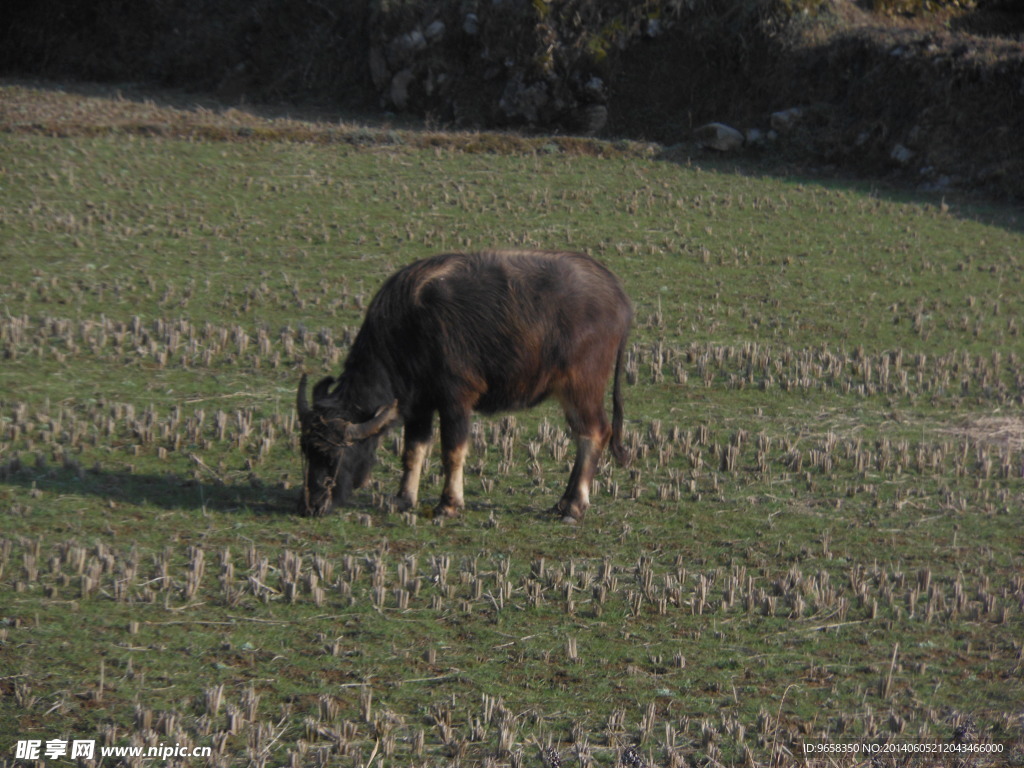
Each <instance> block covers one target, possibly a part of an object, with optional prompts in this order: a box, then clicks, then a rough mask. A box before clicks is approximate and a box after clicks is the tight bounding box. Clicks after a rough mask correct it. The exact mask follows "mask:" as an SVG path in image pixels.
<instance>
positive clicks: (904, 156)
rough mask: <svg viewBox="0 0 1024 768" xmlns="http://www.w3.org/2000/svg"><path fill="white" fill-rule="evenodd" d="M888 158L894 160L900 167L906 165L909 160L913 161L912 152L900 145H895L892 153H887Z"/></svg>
mask: <svg viewBox="0 0 1024 768" xmlns="http://www.w3.org/2000/svg"><path fill="white" fill-rule="evenodd" d="M889 157H891V158H892V159H893V160H895V161H896V162H897V163H899V164H900V165H907V164H908V163H909V162H910V161H911V160H913V159H914V150H912V149H907V148H906V147H905V146H903V145H902V144H897V145H896V146H895V147H893V148H892V152H890V153H889Z"/></svg>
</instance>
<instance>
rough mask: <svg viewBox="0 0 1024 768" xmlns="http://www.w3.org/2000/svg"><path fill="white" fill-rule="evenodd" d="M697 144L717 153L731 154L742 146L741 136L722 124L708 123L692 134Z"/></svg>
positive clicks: (733, 129)
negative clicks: (715, 150)
mask: <svg viewBox="0 0 1024 768" xmlns="http://www.w3.org/2000/svg"><path fill="white" fill-rule="evenodd" d="M693 135H694V137H695V138H696V139H697V143H698V144H700V145H701V146H702V147H706V148H708V149H717V150H718V151H719V152H731V151H732V150H734V149H739V148H740V147H742V146H743V134H742V133H740V132H739V131H737V130H736V129H735V128H730V127H729V126H728V125H725V124H723V123H708V124H707V125H702V126H701V127H700V128H698V129H697V130H696V131H694V132H693Z"/></svg>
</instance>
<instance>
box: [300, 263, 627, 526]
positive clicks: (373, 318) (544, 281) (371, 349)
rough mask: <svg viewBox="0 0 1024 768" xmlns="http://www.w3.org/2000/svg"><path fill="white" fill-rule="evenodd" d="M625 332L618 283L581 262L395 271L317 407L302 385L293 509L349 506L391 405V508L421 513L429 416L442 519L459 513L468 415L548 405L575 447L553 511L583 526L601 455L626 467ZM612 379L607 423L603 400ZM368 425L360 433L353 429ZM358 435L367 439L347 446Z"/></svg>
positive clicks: (322, 387) (319, 393) (323, 385)
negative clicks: (300, 464) (400, 430)
mask: <svg viewBox="0 0 1024 768" xmlns="http://www.w3.org/2000/svg"><path fill="white" fill-rule="evenodd" d="M631 321H632V309H631V307H630V303H629V299H628V298H627V297H626V295H625V293H624V292H623V290H622V287H621V285H620V284H619V282H618V280H617V279H616V278H615V276H614V275H613V274H612V273H611V272H610V271H608V270H607V269H606V268H605V267H603V266H602V265H600V264H599V263H598V262H596V261H594V260H593V259H591V258H590V257H589V256H586V255H584V254H580V253H563V252H546V251H499V252H485V253H474V254H445V255H440V256H434V257H432V258H428V259H424V260H422V261H418V262H415V263H413V264H411V265H409V266H407V267H405V268H404V269H401V270H399V271H398V272H396V273H395V274H394V275H392V276H391V277H390V278H388V280H387V281H386V282H385V283H384V285H383V287H381V289H380V291H379V292H378V293H377V295H376V296H375V297H374V299H373V301H372V302H371V303H370V307H369V309H368V310H367V313H366V319H365V321H364V322H363V326H362V328H361V329H360V331H359V334H358V335H357V337H356V340H355V342H354V343H353V345H352V349H351V350H350V352H349V355H348V358H347V360H346V362H345V367H344V371H343V373H342V375H341V377H340V378H339V379H338V380H337V381H336V382H335V381H334V380H333V379H330V378H328V379H324V380H323V381H321V382H320V384H318V385H317V387H316V388H314V395H313V401H312V404H310V403H309V402H308V401H307V400H306V395H305V379H303V383H302V384H301V385H300V392H299V396H298V399H297V407H298V410H299V416H300V422H301V424H302V449H303V454H304V458H305V466H306V468H307V469H306V477H305V483H304V485H305V488H304V492H303V498H302V500H300V504H299V506H300V510H302V511H303V512H305V513H307V514H319V513H323V512H324V511H326V510H327V509H328V508H329V507H330V503H331V500H332V498H333V500H334V501H336V502H339V503H344V502H345V500H346V499H347V496H348V493H349V491H350V490H351V489H352V488H353V487H358V485H359V484H360V483H361V482H364V481H365V479H366V477H367V476H368V472H369V467H370V466H371V465H372V453H373V448H375V447H376V442H377V439H378V436H379V433H380V432H381V430H382V429H384V428H386V427H387V424H388V423H390V420H391V414H390V412H389V411H388V407H389V406H390V405H391V404H392V403H393V402H397V409H398V410H397V413H396V414H395V415H394V417H395V418H400V419H401V420H402V421H403V422H404V424H405V449H404V453H403V457H402V461H403V475H402V483H401V488H400V490H399V494H398V502H399V504H400V505H402V506H406V507H407V506H412V505H415V504H416V501H417V497H418V488H419V476H420V471H421V469H422V463H423V459H424V456H425V454H426V448H427V445H428V444H429V441H430V439H431V433H432V422H433V415H434V413H438V414H439V417H440V424H441V449H442V456H441V459H442V464H443V468H444V474H445V485H444V490H443V492H442V496H441V501H440V504H439V505H438V508H437V511H438V512H439V513H441V514H445V515H452V514H456V513H457V512H458V510H459V509H460V508H461V507H462V506H463V505H464V499H463V490H462V466H463V462H464V460H465V455H466V446H467V443H468V438H469V425H470V415H471V413H472V412H473V411H480V412H482V413H494V412H497V411H505V410H515V409H520V408H529V407H532V406H534V405H536V404H537V403H539V402H541V401H542V400H544V399H545V398H547V397H555V398H557V399H558V400H559V402H560V403H561V404H562V407H563V408H564V410H565V414H566V418H567V420H568V423H569V427H570V429H571V430H572V432H573V434H574V435H575V436H576V440H577V456H576V462H575V464H574V466H573V469H572V473H571V475H570V478H569V485H568V487H567V488H566V491H565V493H564V494H563V496H562V498H561V500H560V501H559V502H558V504H557V505H556V506H555V511H556V512H558V513H559V514H560V515H561V516H562V517H563V518H564V519H566V520H567V521H576V520H579V519H580V518H582V516H583V513H584V511H585V510H586V508H587V506H588V504H589V491H590V484H591V481H592V479H593V476H594V472H595V470H596V466H597V461H598V459H599V457H600V454H601V452H602V451H603V450H604V448H605V447H606V446H607V445H609V443H610V444H611V448H612V452H613V454H614V455H615V457H616V458H617V459H618V460H619V462H620V463H625V462H626V460H627V456H626V452H625V450H624V448H623V446H622V421H623V408H622V391H621V369H622V363H623V356H624V354H625V345H626V339H627V335H628V333H629V328H630V323H631ZM613 372H614V386H613V393H612V422H611V424H609V422H608V419H607V417H606V415H605V409H604V394H605V389H606V387H607V384H608V380H609V379H610V378H612V374H613ZM382 413H383V414H385V417H384V418H380V417H381V414H382ZM375 418H376V421H374V419H375ZM368 422H373V423H372V425H371V426H370V427H369V428H367V427H362V426H360V425H366V424H367V423H368ZM382 422H383V426H381V423H382ZM360 432H365V433H366V435H367V436H366V437H365V438H362V439H356V440H350V439H346V437H345V435H346V434H348V435H352V434H355V433H360ZM371 444H372V445H371Z"/></svg>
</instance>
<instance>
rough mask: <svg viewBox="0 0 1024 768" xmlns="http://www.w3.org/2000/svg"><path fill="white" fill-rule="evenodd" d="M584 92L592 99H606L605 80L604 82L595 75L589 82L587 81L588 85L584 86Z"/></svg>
mask: <svg viewBox="0 0 1024 768" xmlns="http://www.w3.org/2000/svg"><path fill="white" fill-rule="evenodd" d="M583 90H584V91H585V92H586V93H587V95H589V96H590V97H591V98H595V99H597V98H603V97H604V80H602V79H601V78H600V77H598V76H597V75H594V76H593V77H591V78H590V79H589V80H587V82H586V84H585V85H584V86H583Z"/></svg>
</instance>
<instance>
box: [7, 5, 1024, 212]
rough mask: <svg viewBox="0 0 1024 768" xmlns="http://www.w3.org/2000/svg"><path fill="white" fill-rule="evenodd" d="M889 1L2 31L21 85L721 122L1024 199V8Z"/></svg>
mask: <svg viewBox="0 0 1024 768" xmlns="http://www.w3.org/2000/svg"><path fill="white" fill-rule="evenodd" d="M936 6H937V7H938V8H939V9H940V10H939V11H938V12H935V11H933V10H932V11H928V12H925V11H927V9H929V8H933V7H936ZM871 7H872V8H879V9H885V10H886V11H887V13H880V12H877V11H873V10H866V9H865V8H862V7H861V6H860V5H858V4H856V3H854V2H852V1H851V0H831V2H826V3H824V4H818V3H817V2H816V0H812V1H810V2H800V1H799V0H747V1H746V2H730V1H728V0H691V1H690V2H687V3H680V2H670V1H669V0H646V2H644V1H642V0H608V1H607V2H603V3H594V2H592V0H562V1H561V2H544V1H542V0H538V1H537V2H527V1H526V0H506V2H502V3H491V2H471V1H468V0H467V1H466V2H446V3H436V2H425V1H424V0H396V2H390V3H375V2H369V1H367V2H347V1H346V2H342V1H341V0H295V2H287V3H283V2H274V1H273V0H255V2H243V0H223V2H217V3H209V2H204V1H203V0H161V1H160V2H154V3H146V4H139V3H124V2H120V1H119V0H86V1H85V2H81V3H73V4H69V3H64V2H61V1H60V0H38V1H37V2H33V3H27V2H26V3H22V4H20V5H19V6H17V7H15V9H14V10H13V12H11V13H10V14H9V16H8V18H7V21H6V23H5V26H3V27H2V28H0V72H2V73H4V74H8V75H18V76H26V75H31V76H41V77H48V78H76V79H81V80H97V81H105V82H115V83H117V82H143V83H148V84H153V85H160V86H174V87H178V88H185V89H190V90H194V91H197V92H198V91H201V92H205V93H210V94H214V95H215V96H217V97H218V98H220V99H222V100H225V101H228V102H229V103H230V102H240V101H246V102H250V103H251V102H264V101H271V102H281V101H285V102H291V103H294V104H305V105H309V104H316V105H318V106H320V107H323V108H328V109H330V108H334V109H340V110H353V109H355V110H360V111H365V110H368V109H369V110H380V111H381V112H382V113H383V112H387V113H402V114H407V115H410V116H417V117H420V118H426V119H427V120H429V121H430V122H431V123H432V124H435V125H442V126H454V127H460V128H512V129H522V130H531V131H543V132H560V133H586V134H592V135H594V134H596V135H601V136H606V137H613V136H615V137H628V138H643V139H650V140H655V141H658V142H661V143H664V144H667V145H677V144H681V145H683V146H684V147H687V148H688V147H691V146H692V144H691V142H692V141H693V140H694V131H695V129H697V128H699V127H700V126H702V125H703V124H705V123H708V122H718V123H724V124H727V125H729V126H731V127H733V128H735V129H738V130H739V131H740V132H741V133H743V134H744V135H745V137H746V143H745V145H744V146H743V147H742V148H740V149H739V151H741V152H747V153H754V154H757V155H762V156H766V157H769V158H772V157H777V158H779V159H780V160H783V161H785V162H793V163H797V164H813V165H815V166H818V167H826V168H828V167H834V168H839V169H843V170H844V171H847V172H850V171H852V172H855V173H862V174H868V175H883V176H895V177H899V178H900V179H902V180H903V181H904V182H909V183H911V184H914V185H923V186H925V187H930V188H934V189H939V190H941V189H944V188H947V187H971V188H980V189H983V190H985V191H986V192H988V193H992V194H996V195H1001V196H1010V197H1015V198H1022V197H1024V152H1022V151H1020V137H1021V136H1022V135H1024V109H1022V107H1021V102H1022V100H1024V44H1022V42H1021V40H1022V36H1024V31H1022V30H1024V12H1022V11H1024V3H1018V2H1011V1H1009V0H988V2H987V3H986V2H981V3H980V4H975V3H974V2H972V1H971V0H945V2H928V3H923V2H917V1H916V0H873V2H872V3H871ZM915 14H917V15H915ZM787 110H788V112H786V116H785V117H784V119H782V118H775V119H774V120H773V118H772V114H773V113H776V112H780V111H787Z"/></svg>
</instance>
